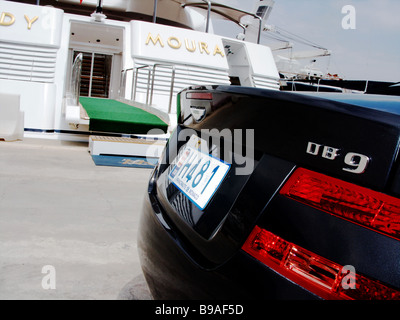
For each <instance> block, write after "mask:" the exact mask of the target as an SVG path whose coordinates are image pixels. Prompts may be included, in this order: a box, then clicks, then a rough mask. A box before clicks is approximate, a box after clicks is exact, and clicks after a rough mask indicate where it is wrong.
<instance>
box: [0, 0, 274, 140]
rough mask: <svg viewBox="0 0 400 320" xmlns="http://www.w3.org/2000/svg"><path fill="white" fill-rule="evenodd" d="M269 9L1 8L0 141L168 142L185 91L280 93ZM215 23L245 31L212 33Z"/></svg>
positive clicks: (69, 3) (167, 3)
mask: <svg viewBox="0 0 400 320" xmlns="http://www.w3.org/2000/svg"><path fill="white" fill-rule="evenodd" d="M273 4H274V1H273V0H264V1H258V2H257V6H256V7H255V10H254V12H246V11H243V10H241V9H237V8H233V7H229V6H227V5H224V4H221V3H219V2H218V1H185V0H160V1H157V0H155V1H149V0H146V1H145V0H108V1H107V0H104V1H101V0H82V1H80V0H58V1H55V0H40V1H39V0H37V1H18V2H16V1H0V30H1V31H0V96H1V99H0V139H2V140H13V139H22V138H23V137H46V138H51V139H66V140H82V139H83V140H88V141H89V143H90V142H91V139H90V137H93V136H96V137H98V136H108V137H121V136H122V137H126V136H128V138H137V137H140V136H148V134H150V133H153V135H154V134H156V135H157V134H159V137H165V138H166V137H168V135H169V133H170V132H172V130H174V128H175V126H176V124H177V113H179V105H178V106H177V102H176V101H177V99H176V96H177V93H178V92H180V91H181V90H182V89H184V88H186V87H188V86H193V85H196V86H202V85H213V84H225V85H226V84H228V85H230V84H233V85H242V86H251V87H260V88H268V89H272V90H279V73H278V70H277V68H276V64H275V62H274V58H273V55H272V53H271V50H270V48H269V47H267V46H265V45H261V44H259V42H260V34H261V31H262V28H263V25H264V23H265V21H266V19H267V18H268V15H269V13H270V11H271V9H272V7H273ZM215 17H217V18H219V19H225V20H230V21H232V22H233V23H236V24H237V25H239V26H240V27H241V28H242V29H243V32H242V33H240V34H239V35H238V37H237V38H228V37H225V36H220V35H216V34H214V32H213V25H212V21H213V18H215ZM92 140H93V139H92Z"/></svg>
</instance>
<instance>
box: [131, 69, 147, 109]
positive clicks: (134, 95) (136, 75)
mask: <svg viewBox="0 0 400 320" xmlns="http://www.w3.org/2000/svg"><path fill="white" fill-rule="evenodd" d="M149 67H150V66H149V65H148V64H145V65H143V66H140V67H135V68H134V74H133V76H134V79H135V80H134V84H133V88H134V91H133V95H132V96H131V99H132V100H135V99H136V89H137V80H138V77H139V70H140V69H144V68H149ZM150 71H151V70H150V69H149V71H148V72H147V92H146V104H148V99H149V82H150Z"/></svg>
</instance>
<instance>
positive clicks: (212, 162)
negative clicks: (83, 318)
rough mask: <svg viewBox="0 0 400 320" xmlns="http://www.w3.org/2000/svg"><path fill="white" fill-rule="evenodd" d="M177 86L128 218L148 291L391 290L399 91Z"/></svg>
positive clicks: (368, 295)
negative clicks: (168, 129)
mask: <svg viewBox="0 0 400 320" xmlns="http://www.w3.org/2000/svg"><path fill="white" fill-rule="evenodd" d="M178 98H179V99H178V100H179V108H180V113H179V120H178V123H179V125H178V127H177V129H176V130H175V132H174V134H173V135H172V136H171V138H170V140H169V142H168V145H167V148H166V149H165V150H164V153H163V156H162V157H161V159H160V162H159V164H158V166H157V167H156V168H155V170H154V172H153V174H152V176H151V179H150V182H149V186H148V195H147V197H146V199H145V201H144V209H143V213H142V217H141V224H140V235H139V252H140V258H141V264H142V269H143V272H144V275H145V278H146V280H147V283H148V285H149V288H150V290H151V293H152V295H153V297H154V298H155V299H334V300H337V299H360V300H371V299H399V298H400V268H399V263H400V166H399V165H400V159H399V146H400V145H399V141H400V140H399V138H400V97H396V96H383V95H382V96H380V95H367V94H365V95H362V94H349V95H347V94H342V93H340V94H337V93H290V92H282V91H269V90H264V89H256V88H245V87H235V86H213V87H211V86H210V87H191V88H188V89H186V90H184V91H182V92H181V93H180V95H179V97H178Z"/></svg>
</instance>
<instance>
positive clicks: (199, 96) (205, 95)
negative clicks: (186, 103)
mask: <svg viewBox="0 0 400 320" xmlns="http://www.w3.org/2000/svg"><path fill="white" fill-rule="evenodd" d="M186 98H187V99H196V100H212V99H213V95H212V93H211V92H186Z"/></svg>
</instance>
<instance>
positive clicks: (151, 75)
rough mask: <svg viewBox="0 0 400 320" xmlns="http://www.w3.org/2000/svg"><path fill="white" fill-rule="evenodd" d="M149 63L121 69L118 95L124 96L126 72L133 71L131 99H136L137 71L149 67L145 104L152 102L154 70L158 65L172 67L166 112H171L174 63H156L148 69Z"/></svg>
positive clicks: (174, 72)
mask: <svg viewBox="0 0 400 320" xmlns="http://www.w3.org/2000/svg"><path fill="white" fill-rule="evenodd" d="M150 67H151V65H142V66H139V67H134V68H128V69H124V70H122V71H121V85H120V97H121V98H123V99H124V98H125V89H126V74H127V72H128V71H133V76H132V87H131V100H135V99H136V92H137V82H138V78H139V71H140V70H141V69H145V68H149V69H148V75H147V91H146V105H147V106H149V105H152V104H153V96H154V85H155V76H156V71H157V69H158V68H160V67H167V68H171V69H172V74H171V84H170V89H169V103H168V113H170V112H171V108H172V98H173V95H174V85H175V74H176V68H175V65H172V64H163V63H156V64H154V65H153V67H152V68H151V69H150Z"/></svg>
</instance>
